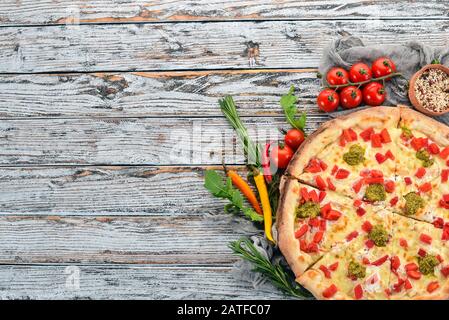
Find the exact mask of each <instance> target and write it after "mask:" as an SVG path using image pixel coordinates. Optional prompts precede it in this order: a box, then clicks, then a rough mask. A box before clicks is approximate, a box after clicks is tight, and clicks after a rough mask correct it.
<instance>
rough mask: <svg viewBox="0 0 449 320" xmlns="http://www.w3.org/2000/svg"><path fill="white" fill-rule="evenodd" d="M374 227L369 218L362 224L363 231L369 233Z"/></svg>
mask: <svg viewBox="0 0 449 320" xmlns="http://www.w3.org/2000/svg"><path fill="white" fill-rule="evenodd" d="M372 229H373V225H372V224H371V222H369V221H368V220H367V221H365V222H364V223H363V224H362V230H363V231H365V232H368V233H369V232H371V230H372Z"/></svg>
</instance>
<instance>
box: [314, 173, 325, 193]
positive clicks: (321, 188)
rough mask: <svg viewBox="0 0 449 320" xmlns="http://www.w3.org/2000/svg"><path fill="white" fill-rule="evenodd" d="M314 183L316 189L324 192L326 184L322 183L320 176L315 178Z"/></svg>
mask: <svg viewBox="0 0 449 320" xmlns="http://www.w3.org/2000/svg"><path fill="white" fill-rule="evenodd" d="M315 183H316V186H317V187H318V189H320V190H326V187H327V186H326V182H324V179H323V178H321V176H316V177H315Z"/></svg>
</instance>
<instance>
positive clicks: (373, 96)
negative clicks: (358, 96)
mask: <svg viewBox="0 0 449 320" xmlns="http://www.w3.org/2000/svg"><path fill="white" fill-rule="evenodd" d="M362 95H363V101H364V102H365V103H366V104H367V105H369V106H380V105H381V104H382V103H383V102H384V101H385V97H386V96H387V94H386V92H385V89H384V86H383V85H381V84H380V83H379V82H370V83H368V84H367V85H365V86H364V87H363V90H362Z"/></svg>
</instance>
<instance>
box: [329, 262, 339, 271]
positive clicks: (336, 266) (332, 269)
mask: <svg viewBox="0 0 449 320" xmlns="http://www.w3.org/2000/svg"><path fill="white" fill-rule="evenodd" d="M337 268H338V261H337V262H334V263H332V264H331V265H330V266H329V270H330V271H335V270H337Z"/></svg>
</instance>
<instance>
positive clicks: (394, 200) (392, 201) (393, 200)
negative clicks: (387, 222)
mask: <svg viewBox="0 0 449 320" xmlns="http://www.w3.org/2000/svg"><path fill="white" fill-rule="evenodd" d="M398 201H399V197H398V196H396V197H394V198H391V200H390V206H392V207H394V206H395V205H396V204H397V203H398Z"/></svg>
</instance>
